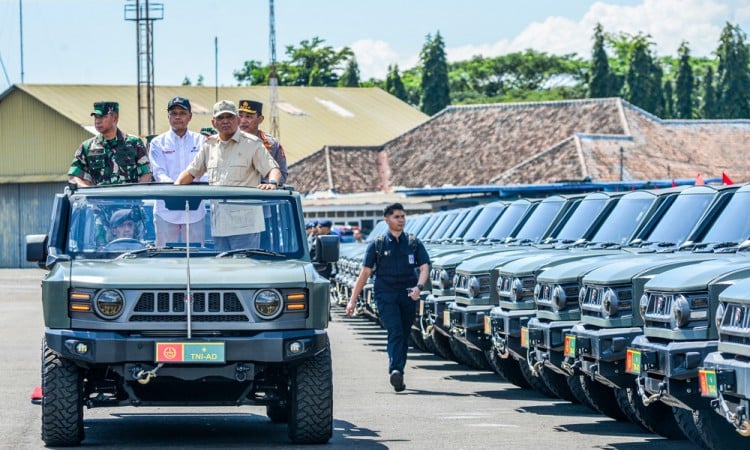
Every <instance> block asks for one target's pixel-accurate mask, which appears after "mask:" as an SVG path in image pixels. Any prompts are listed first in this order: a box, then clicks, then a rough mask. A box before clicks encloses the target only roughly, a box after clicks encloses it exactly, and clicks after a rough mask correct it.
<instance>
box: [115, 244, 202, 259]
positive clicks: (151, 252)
mask: <svg viewBox="0 0 750 450" xmlns="http://www.w3.org/2000/svg"><path fill="white" fill-rule="evenodd" d="M175 251H177V252H184V251H187V247H172V246H170V245H166V246H163V247H146V248H139V249H138V250H131V251H129V252H125V253H123V254H122V255H120V256H118V257H117V258H115V259H122V258H126V257H128V256H135V255H140V254H143V253H148V256H149V257H151V256H154V255H155V254H157V253H161V252H175Z"/></svg>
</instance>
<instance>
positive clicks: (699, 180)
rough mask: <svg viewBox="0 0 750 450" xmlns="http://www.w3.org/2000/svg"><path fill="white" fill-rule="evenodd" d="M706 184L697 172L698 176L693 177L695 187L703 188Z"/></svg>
mask: <svg viewBox="0 0 750 450" xmlns="http://www.w3.org/2000/svg"><path fill="white" fill-rule="evenodd" d="M705 184H706V182H705V181H703V176H702V175H701V174H700V172H698V175H697V176H696V177H695V185H696V186H703V185H705Z"/></svg>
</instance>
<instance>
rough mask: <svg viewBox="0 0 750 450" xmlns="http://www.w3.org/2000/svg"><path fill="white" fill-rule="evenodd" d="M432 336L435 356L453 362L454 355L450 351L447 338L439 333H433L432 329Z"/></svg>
mask: <svg viewBox="0 0 750 450" xmlns="http://www.w3.org/2000/svg"><path fill="white" fill-rule="evenodd" d="M430 335H431V336H432V343H433V344H435V354H436V355H438V356H439V357H441V358H443V359H445V360H447V361H455V360H456V355H454V354H453V350H451V344H450V342H449V340H448V337H447V336H443V335H442V334H441V333H440V332H439V331H435V329H434V328H432V329H431V330H430Z"/></svg>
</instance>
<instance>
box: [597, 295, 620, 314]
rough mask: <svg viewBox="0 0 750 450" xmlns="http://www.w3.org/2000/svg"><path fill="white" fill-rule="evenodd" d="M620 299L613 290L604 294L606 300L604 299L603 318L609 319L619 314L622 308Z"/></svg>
mask: <svg viewBox="0 0 750 450" xmlns="http://www.w3.org/2000/svg"><path fill="white" fill-rule="evenodd" d="M619 303H620V299H618V298H617V294H615V291H613V290H612V289H607V290H606V291H605V292H604V298H603V299H602V309H601V311H602V317H604V318H605V319H608V318H610V317H612V316H614V315H616V314H617V310H618V309H619V308H620V305H619Z"/></svg>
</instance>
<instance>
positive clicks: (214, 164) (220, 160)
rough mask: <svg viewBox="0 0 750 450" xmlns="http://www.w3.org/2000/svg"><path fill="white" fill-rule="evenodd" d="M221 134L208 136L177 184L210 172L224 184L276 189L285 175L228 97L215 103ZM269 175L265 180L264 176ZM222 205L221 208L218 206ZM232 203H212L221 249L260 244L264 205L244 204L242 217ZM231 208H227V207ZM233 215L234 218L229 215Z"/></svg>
mask: <svg viewBox="0 0 750 450" xmlns="http://www.w3.org/2000/svg"><path fill="white" fill-rule="evenodd" d="M211 123H212V124H213V126H214V128H216V130H217V131H218V134H216V135H213V136H210V137H208V138H207V139H206V143H205V144H204V145H203V147H201V149H200V151H199V152H198V154H197V155H195V158H194V159H193V161H192V162H191V163H190V165H189V166H188V167H187V169H185V170H184V171H183V172H182V173H181V174H180V176H179V177H177V180H176V181H175V184H190V183H192V182H193V180H195V179H196V178H200V177H201V176H203V175H204V174H208V183H209V184H216V185H221V186H249V187H253V186H254V187H257V188H258V189H276V188H277V187H278V180H279V179H280V177H281V171H279V167H278V164H276V161H274V159H273V157H271V155H270V154H269V153H268V151H266V148H265V147H264V146H263V143H262V142H261V141H260V139H258V137H257V136H252V135H250V134H247V133H245V132H243V131H241V130H240V129H239V120H238V118H237V107H236V106H235V105H234V103H232V102H231V101H228V100H222V101H220V102H218V103H216V104H215V105H214V118H213V119H212V120H211ZM263 178H265V179H268V182H267V183H261V179H263ZM218 206H221V208H218ZM229 208H232V207H230V206H228V205H216V204H214V205H212V213H213V215H212V221H211V222H212V235H213V237H214V245H215V248H216V249H217V250H219V251H224V250H230V249H236V248H258V246H259V245H260V232H262V231H263V230H264V229H265V224H264V221H263V211H262V208H257V209H258V210H257V211H253V210H252V209H251V208H249V207H247V206H245V207H244V208H242V215H243V219H242V220H237V219H238V216H237V214H238V211H234V210H232V211H228V209H229ZM225 209H227V211H224V210H225ZM230 217H231V220H230V219H229V218H230Z"/></svg>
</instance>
